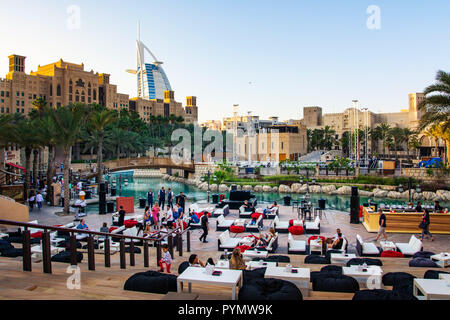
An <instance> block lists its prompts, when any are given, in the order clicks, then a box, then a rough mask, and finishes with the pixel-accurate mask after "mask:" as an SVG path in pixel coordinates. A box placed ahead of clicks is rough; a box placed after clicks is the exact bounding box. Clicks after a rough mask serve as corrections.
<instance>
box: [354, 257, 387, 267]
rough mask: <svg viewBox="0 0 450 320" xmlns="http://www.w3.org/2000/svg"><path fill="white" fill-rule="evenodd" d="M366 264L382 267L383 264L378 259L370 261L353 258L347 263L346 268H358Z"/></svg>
mask: <svg viewBox="0 0 450 320" xmlns="http://www.w3.org/2000/svg"><path fill="white" fill-rule="evenodd" d="M364 263H366V264H367V265H368V266H380V267H381V266H382V265H383V262H381V260H380V259H372V258H353V259H350V260H349V261H348V262H347V267H350V266H360V265H363V264H364Z"/></svg>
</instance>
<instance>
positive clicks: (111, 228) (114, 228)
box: [109, 227, 119, 233]
mask: <svg viewBox="0 0 450 320" xmlns="http://www.w3.org/2000/svg"><path fill="white" fill-rule="evenodd" d="M116 229H119V228H117V227H110V228H109V233H111V232H113V231H114V230H116Z"/></svg>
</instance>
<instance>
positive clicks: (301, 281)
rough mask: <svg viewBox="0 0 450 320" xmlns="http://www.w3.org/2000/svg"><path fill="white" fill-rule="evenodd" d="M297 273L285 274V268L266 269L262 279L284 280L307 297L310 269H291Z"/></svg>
mask: <svg viewBox="0 0 450 320" xmlns="http://www.w3.org/2000/svg"><path fill="white" fill-rule="evenodd" d="M292 269H296V270H297V273H293V272H286V267H267V269H266V273H265V274H264V278H275V279H281V280H286V281H290V282H292V283H294V284H295V285H296V286H297V287H298V288H299V289H300V291H301V292H302V295H304V296H309V280H310V274H311V269H309V268H292Z"/></svg>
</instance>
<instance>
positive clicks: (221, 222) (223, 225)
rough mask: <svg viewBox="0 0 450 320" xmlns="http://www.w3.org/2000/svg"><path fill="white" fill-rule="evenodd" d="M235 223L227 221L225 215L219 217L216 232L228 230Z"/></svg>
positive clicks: (230, 220)
mask: <svg viewBox="0 0 450 320" xmlns="http://www.w3.org/2000/svg"><path fill="white" fill-rule="evenodd" d="M233 223H234V220H232V219H225V218H224V216H223V215H220V216H218V217H217V220H216V231H225V230H228V229H229V228H230V227H231V226H232V225H233Z"/></svg>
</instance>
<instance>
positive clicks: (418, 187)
mask: <svg viewBox="0 0 450 320" xmlns="http://www.w3.org/2000/svg"><path fill="white" fill-rule="evenodd" d="M416 192H417V193H421V192H422V189H421V188H420V185H417V187H416Z"/></svg>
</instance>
